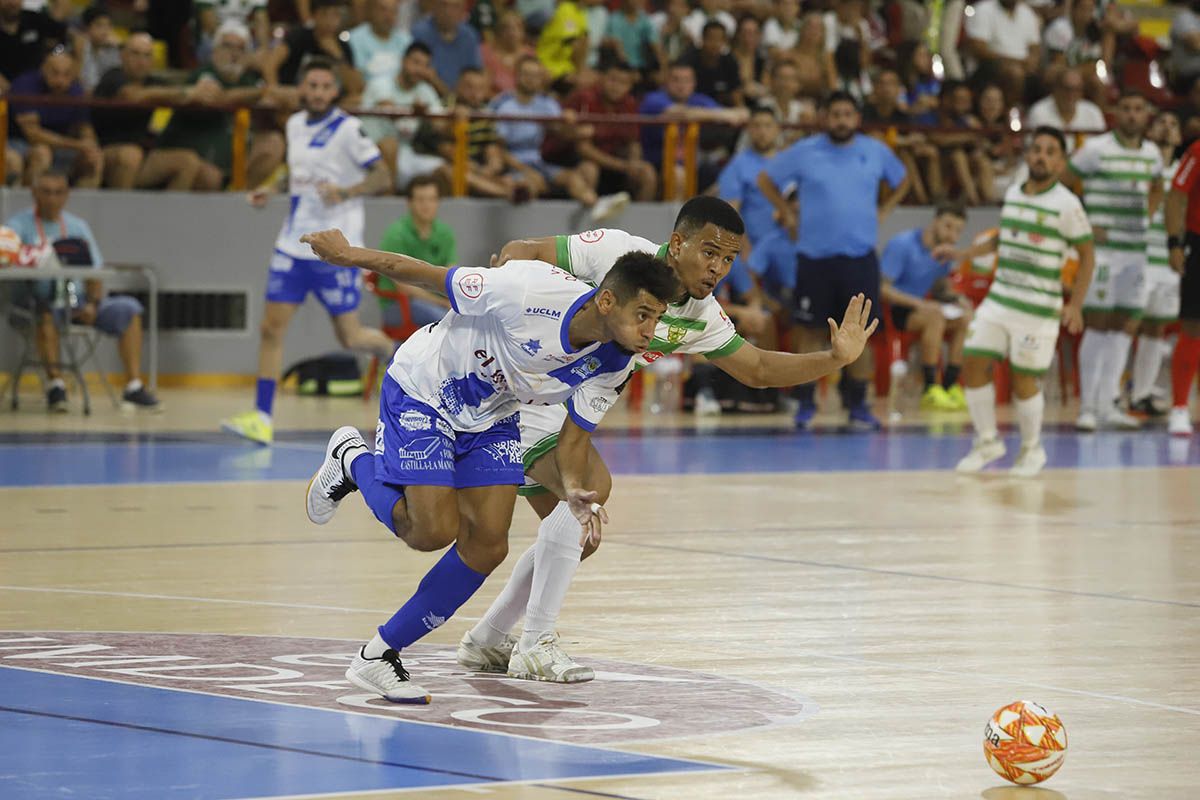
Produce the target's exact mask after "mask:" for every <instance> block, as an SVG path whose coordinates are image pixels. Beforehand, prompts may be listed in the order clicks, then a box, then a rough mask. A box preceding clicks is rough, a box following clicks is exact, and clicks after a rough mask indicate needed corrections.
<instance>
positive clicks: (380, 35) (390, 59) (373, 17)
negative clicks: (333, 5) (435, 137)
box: [349, 0, 412, 87]
mask: <svg viewBox="0 0 1200 800" xmlns="http://www.w3.org/2000/svg"><path fill="white" fill-rule="evenodd" d="M397 1H398V0H367V7H366V12H367V19H366V21H365V22H363V23H361V24H360V25H357V26H356V27H354V28H353V29H352V30H351V31H350V42H349V43H350V53H351V55H352V56H353V58H354V66H355V67H356V68H357V69H358V71H359V72H360V73H362V76H363V80H364V81H365V82H366V84H367V86H368V87H369V86H370V85H371V83H373V82H374V81H382V82H384V83H390V82H391V81H393V80H394V79H395V77H396V73H397V72H399V71H400V62H401V60H403V58H404V53H405V51H407V50H408V46H409V45H410V44H412V36H410V35H409V33H408V31H405V30H401V29H399V28H397V27H396V17H397Z"/></svg>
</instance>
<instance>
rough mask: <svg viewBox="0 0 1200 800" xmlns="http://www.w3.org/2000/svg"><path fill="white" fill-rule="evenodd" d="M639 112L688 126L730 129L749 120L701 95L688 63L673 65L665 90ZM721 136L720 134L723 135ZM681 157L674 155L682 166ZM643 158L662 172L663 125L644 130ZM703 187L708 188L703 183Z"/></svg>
mask: <svg viewBox="0 0 1200 800" xmlns="http://www.w3.org/2000/svg"><path fill="white" fill-rule="evenodd" d="M638 112H639V113H641V114H645V115H647V116H652V117H656V116H659V115H664V116H670V117H673V118H675V119H677V120H681V121H686V122H701V123H703V122H710V123H718V124H720V123H724V124H727V125H740V124H742V123H743V122H745V121H746V120H747V119H748V118H749V114H748V113H747V111H746V109H745V108H722V107H721V104H720V103H718V102H717V101H716V100H714V99H712V98H711V97H709V96H708V95H706V94H700V93H699V92H697V91H696V73H695V72H694V71H693V69H692V66H691V65H690V64H686V63H677V64H673V65H671V67H670V68H669V69H668V70H667V78H666V81H665V82H664V83H663V88H662V89H659V90H658V91H654V92H650V93H648V94H647V95H646V96H645V97H643V98H642V104H641V105H640V106H639V107H638ZM717 133H718V134H719V133H720V131H717ZM681 155H682V154H681V153H677V154H672V160H674V161H675V162H676V164H678V162H679V158H680V157H681ZM642 158H644V159H646V160H647V161H649V162H650V163H651V164H653V165H654V166H655V168H656V169H661V168H662V164H663V128H662V126H661V125H643V126H642ZM680 174H681V173H680ZM700 183H701V184H702V185H707V183H706V182H705V181H704V180H703V179H701V181H700ZM675 185H676V187H678V190H679V191H680V192H682V191H683V180H682V179H680V180H676V181H675ZM664 199H667V200H673V199H676V198H664Z"/></svg>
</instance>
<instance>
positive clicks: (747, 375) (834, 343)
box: [712, 294, 879, 389]
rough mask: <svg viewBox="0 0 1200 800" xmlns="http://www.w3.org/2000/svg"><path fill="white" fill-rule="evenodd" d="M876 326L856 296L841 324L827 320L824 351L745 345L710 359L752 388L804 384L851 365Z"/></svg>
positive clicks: (866, 306) (868, 304)
mask: <svg viewBox="0 0 1200 800" xmlns="http://www.w3.org/2000/svg"><path fill="white" fill-rule="evenodd" d="M877 327H879V319H878V318H876V319H873V320H872V319H871V301H870V300H867V299H866V298H865V297H864V296H863V295H861V294H860V295H856V296H855V297H853V298H852V299H851V300H850V304H849V305H847V306H846V313H845V315H844V316H843V317H842V324H841V325H838V324H837V323H836V322H834V321H833V320H832V319H830V320H829V338H830V348H829V349H828V350H825V351H823V352H819V353H782V352H778V351H775V350H762V349H759V348H757V347H755V346H754V345H752V344H750V343H746V344H744V345H742V346H741V347H739V348H738V349H737V350H735V351H733V352H732V353H730V354H729V355H727V356H722V357H721V358H715V359H713V362H712V363H713V364H715V365H716V366H717V367H719V368H721V369H722V370H724V371H725V372H727V373H729V375H731V376H732V377H734V378H736V379H737V380H738V381H740V382H741V383H744V384H745V385H747V386H750V387H752V388H755V389H765V388H769V387H782V386H794V385H796V384H798V383H808V382H810V381H815V380H817V379H818V378H822V377H824V376H826V375H828V374H830V373H831V372H833V371H834V370H837V369H841V368H842V367H844V366H846V365H847V364H850V363H852V362H854V361H855V360H856V359H857V358H858V357H859V356H860V355H862V351H863V348H864V347H866V344H867V340H868V339H869V338H871V334H873V333H874V332H875V329H876V328H877Z"/></svg>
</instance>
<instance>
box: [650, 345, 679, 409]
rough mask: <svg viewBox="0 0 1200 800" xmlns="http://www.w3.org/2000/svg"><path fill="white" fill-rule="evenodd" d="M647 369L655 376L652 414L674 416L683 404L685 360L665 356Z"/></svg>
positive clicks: (651, 402)
mask: <svg viewBox="0 0 1200 800" xmlns="http://www.w3.org/2000/svg"><path fill="white" fill-rule="evenodd" d="M647 369H648V370H649V371H650V373H651V374H652V375H653V376H654V381H653V384H652V388H651V391H650V413H652V414H662V413H667V414H674V413H675V412H677V411H679V407H680V405H681V404H682V402H683V386H682V379H683V359H681V358H680V357H679V356H664V357H663V358H660V359H658V360H657V361H655V362H654V363H652V364H651V365H650V366H649V367H647Z"/></svg>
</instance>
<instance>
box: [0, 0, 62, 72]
mask: <svg viewBox="0 0 1200 800" xmlns="http://www.w3.org/2000/svg"><path fill="white" fill-rule="evenodd" d="M66 43H67V27H66V26H65V25H63V24H62V23H61V22H57V21H55V20H54V19H51V18H50V16H49V15H48V14H46V13H45V12H42V11H25V10H22V8H21V0H0V94H4V93H7V92H8V88H9V83H11V82H12V81H13V80H15V79H16V78H17V76H18V75H23V74H24V73H26V72H32V71H33V70H36V69H37V68H38V67H40V66H41V65H42V59H44V58H45V57H46V54H47V53H49V52H50V51H51V50H52V49H53V48H54V47H55V46H57V45H63V44H66Z"/></svg>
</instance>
